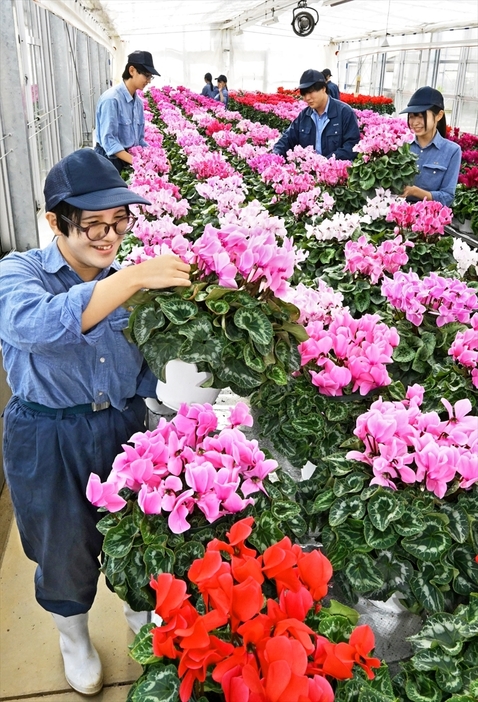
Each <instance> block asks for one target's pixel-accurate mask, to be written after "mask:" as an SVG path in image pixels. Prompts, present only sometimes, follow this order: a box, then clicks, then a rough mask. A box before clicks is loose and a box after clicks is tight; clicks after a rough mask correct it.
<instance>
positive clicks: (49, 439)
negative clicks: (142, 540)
mask: <svg viewBox="0 0 478 702" xmlns="http://www.w3.org/2000/svg"><path fill="white" fill-rule="evenodd" d="M45 200H46V209H47V214H46V217H47V220H48V222H49V224H50V227H51V229H52V230H53V233H54V235H55V237H54V240H53V242H52V243H51V244H49V245H48V246H47V247H46V248H45V249H41V250H40V249H33V250H30V251H27V252H25V253H17V252H14V253H11V254H9V255H8V256H6V257H5V258H3V259H2V260H1V261H0V343H1V346H2V352H3V360H4V366H5V369H6V372H7V378H8V383H9V385H10V387H11V390H12V398H11V399H10V401H9V402H8V405H7V407H6V409H5V413H4V468H5V474H6V479H7V483H8V486H9V488H10V494H11V497H12V501H13V505H14V509H15V516H16V519H17V524H18V527H19V531H20V535H21V539H22V544H23V548H24V550H25V553H26V555H27V556H28V557H29V558H30V559H31V560H33V561H34V562H35V563H37V569H36V574H35V594H36V598H37V601H38V602H39V604H40V605H41V606H42V607H43V608H44V609H46V610H47V611H49V612H51V613H52V615H53V618H54V620H55V624H56V625H57V627H58V629H59V631H60V648H61V652H62V655H63V661H64V666H65V676H66V678H67V681H68V683H69V684H70V685H71V687H73V688H74V689H75V690H77V691H78V692H80V693H83V694H95V693H97V692H99V690H100V689H101V687H102V681H103V676H102V668H101V662H100V659H99V657H98V653H97V652H96V650H95V648H94V647H93V645H92V643H91V641H90V638H89V634H88V611H89V609H90V608H91V605H92V603H93V600H94V598H95V594H96V586H97V579H98V574H99V570H98V568H99V563H98V555H99V553H100V550H101V542H102V537H101V535H100V533H99V532H98V531H97V529H96V523H97V521H98V517H99V516H100V515H98V513H97V510H96V508H95V507H93V506H92V505H91V504H90V503H89V502H88V500H87V499H86V496H85V489H86V483H87V480H88V476H89V473H90V472H91V471H93V472H96V473H98V474H99V475H100V476H101V479H102V480H105V479H106V477H107V475H108V473H109V471H110V469H111V465H112V462H113V460H114V458H115V456H116V455H117V453H118V452H119V451H120V450H121V445H122V444H124V443H125V442H127V441H128V439H129V438H130V437H131V435H132V434H133V433H135V432H137V431H144V418H145V404H144V401H143V397H152V396H154V394H155V390H154V388H155V385H156V379H155V378H154V376H153V375H152V373H151V371H150V370H149V369H148V368H147V366H146V364H145V362H144V360H143V358H142V356H141V354H140V352H139V350H138V349H137V347H136V346H135V345H134V344H131V343H129V342H128V341H127V339H126V337H125V335H124V333H123V330H124V329H125V327H126V326H127V323H128V311H127V310H126V309H125V307H123V304H124V303H125V302H126V300H127V299H128V298H129V297H131V295H133V294H134V293H135V292H137V291H138V290H140V289H142V288H153V289H155V288H167V287H170V286H177V285H179V286H188V285H189V284H190V282H189V265H188V264H185V263H183V262H182V261H181V260H180V259H179V258H178V257H176V256H173V255H171V256H159V257H157V258H155V259H151V260H148V261H145V262H143V263H140V264H138V265H136V266H130V267H127V268H120V266H119V265H118V264H117V263H115V257H116V254H117V251H118V248H119V246H120V244H121V241H122V237H123V235H124V234H125V233H126V232H127V231H129V230H130V228H131V226H132V225H133V223H134V218H133V217H131V215H130V213H129V205H131V204H133V203H137V204H149V203H148V201H147V200H145V199H144V198H142V197H140V196H139V195H136V193H134V192H132V191H131V190H129V189H128V187H127V186H126V183H125V182H124V180H123V179H122V178H121V176H120V175H119V173H118V172H117V170H116V169H115V168H114V166H113V165H112V164H111V163H110V162H109V161H108V160H107V159H105V158H104V157H103V156H99V155H98V154H97V153H95V151H93V150H92V149H82V150H80V151H76V152H74V153H73V154H70V155H69V156H67V157H66V158H64V159H63V160H62V161H60V162H59V163H58V164H56V165H55V166H54V167H53V168H52V170H51V171H50V173H49V174H48V176H47V178H46V181H45ZM143 623H146V620H145V622H143Z"/></svg>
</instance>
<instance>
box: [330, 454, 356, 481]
mask: <svg viewBox="0 0 478 702" xmlns="http://www.w3.org/2000/svg"><path fill="white" fill-rule="evenodd" d="M324 462H325V463H327V465H328V466H329V467H330V472H331V473H332V475H337V476H341V475H347V473H350V472H351V471H352V470H353V467H354V464H353V463H352V462H351V461H348V460H347V459H346V458H345V456H344V454H343V453H333V454H331V455H330V456H324Z"/></svg>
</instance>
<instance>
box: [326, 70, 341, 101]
mask: <svg viewBox="0 0 478 702" xmlns="http://www.w3.org/2000/svg"><path fill="white" fill-rule="evenodd" d="M322 73H323V74H324V78H325V80H326V82H327V91H328V93H329V95H330V97H333V98H335V100H340V92H339V86H338V85H336V84H335V83H334V82H333V81H332V73H331V72H330V68H324V70H323V71H322Z"/></svg>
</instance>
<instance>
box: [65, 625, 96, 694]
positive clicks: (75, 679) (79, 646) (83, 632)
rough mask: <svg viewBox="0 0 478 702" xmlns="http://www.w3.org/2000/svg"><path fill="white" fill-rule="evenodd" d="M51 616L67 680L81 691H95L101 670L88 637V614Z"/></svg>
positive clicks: (81, 692)
mask: <svg viewBox="0 0 478 702" xmlns="http://www.w3.org/2000/svg"><path fill="white" fill-rule="evenodd" d="M53 619H54V620H55V624H56V626H57V629H58V631H59V632H60V651H61V655H62V656H63V664H64V666H65V677H66V680H67V682H68V684H69V685H70V687H72V688H73V689H74V690H76V692H79V693H80V694H82V695H96V694H97V693H98V692H100V690H101V689H102V687H103V670H102V667H101V661H100V657H99V655H98V652H97V650H96V648H95V647H94V646H93V644H92V643H91V640H90V634H89V632H88V614H75V615H74V616H73V617H62V616H60V615H59V614H53Z"/></svg>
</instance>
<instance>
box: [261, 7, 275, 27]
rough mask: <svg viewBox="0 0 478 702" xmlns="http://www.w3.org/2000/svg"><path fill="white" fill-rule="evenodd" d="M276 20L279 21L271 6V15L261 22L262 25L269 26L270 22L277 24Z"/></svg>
mask: <svg viewBox="0 0 478 702" xmlns="http://www.w3.org/2000/svg"><path fill="white" fill-rule="evenodd" d="M278 21H279V18H278V17H277V15H276V14H275V10H274V8H272V16H271V17H268V18H267V19H265V20H264V22H263V23H262V26H263V27H269V26H270V25H271V24H277V22H278Z"/></svg>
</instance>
